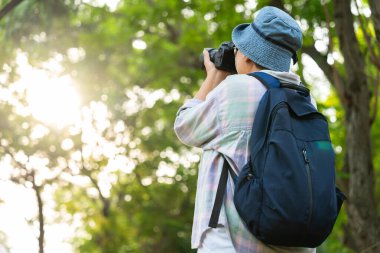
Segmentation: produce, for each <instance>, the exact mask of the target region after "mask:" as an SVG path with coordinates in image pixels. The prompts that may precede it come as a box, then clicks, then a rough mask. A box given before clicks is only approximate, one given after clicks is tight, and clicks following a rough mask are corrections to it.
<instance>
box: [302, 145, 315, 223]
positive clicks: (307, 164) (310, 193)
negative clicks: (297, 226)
mask: <svg viewBox="0 0 380 253" xmlns="http://www.w3.org/2000/svg"><path fill="white" fill-rule="evenodd" d="M302 154H303V158H304V160H305V164H306V174H307V183H308V186H309V198H310V199H309V205H310V212H309V218H308V224H310V221H311V216H312V214H313V189H312V187H311V173H310V160H309V158H308V156H307V151H306V148H304V149H303V150H302Z"/></svg>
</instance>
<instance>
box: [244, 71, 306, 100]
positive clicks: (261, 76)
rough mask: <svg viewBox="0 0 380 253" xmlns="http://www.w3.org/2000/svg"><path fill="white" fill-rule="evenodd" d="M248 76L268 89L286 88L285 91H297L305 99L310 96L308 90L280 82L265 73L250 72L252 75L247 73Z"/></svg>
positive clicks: (300, 86)
mask: <svg viewBox="0 0 380 253" xmlns="http://www.w3.org/2000/svg"><path fill="white" fill-rule="evenodd" d="M248 75H249V76H253V77H255V78H256V79H257V80H259V81H260V82H261V83H262V84H263V85H264V86H266V87H267V88H268V89H271V88H287V89H292V90H297V91H300V92H302V93H303V94H304V96H305V97H306V96H308V95H309V94H310V90H309V89H308V88H306V87H305V86H303V85H297V84H293V83H288V82H280V81H279V80H278V79H277V78H276V77H274V76H272V75H270V74H268V73H265V72H261V71H259V72H252V73H249V74H248Z"/></svg>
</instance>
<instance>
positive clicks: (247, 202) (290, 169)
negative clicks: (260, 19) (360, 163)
mask: <svg viewBox="0 0 380 253" xmlns="http://www.w3.org/2000/svg"><path fill="white" fill-rule="evenodd" d="M249 75H251V76H253V77H255V78H257V79H258V80H259V81H261V83H263V84H264V85H265V86H267V88H268V89H267V91H266V92H265V94H264V95H263V97H262V99H261V101H260V104H259V106H258V109H257V112H256V116H255V120H254V123H253V127H252V134H251V137H250V144H249V145H250V157H249V158H248V162H247V164H246V165H245V166H244V167H243V168H242V169H241V170H240V173H239V175H236V174H235V173H234V171H233V170H232V168H231V166H230V165H229V163H228V161H227V160H226V161H225V162H224V166H223V169H222V174H221V177H220V181H219V185H218V189H217V194H216V199H215V203H214V207H213V210H212V213H211V218H210V223H209V227H213V228H215V227H216V226H217V223H218V218H219V214H220V209H221V206H222V202H223V198H224V192H225V189H226V184H227V179H228V172H230V174H231V177H232V179H233V180H234V183H235V190H234V204H235V207H236V210H237V211H238V213H239V215H240V217H241V219H242V220H243V222H244V223H245V225H246V227H247V229H248V230H249V231H250V232H251V233H252V234H253V235H254V236H255V237H256V238H257V239H259V240H260V241H262V242H264V243H267V244H271V245H276V246H287V247H308V248H314V247H317V246H319V245H320V244H322V242H323V241H324V240H325V239H326V238H327V237H328V235H329V234H330V233H331V231H332V229H333V226H334V224H335V221H336V218H337V216H338V213H339V211H340V208H341V206H342V204H343V201H344V200H345V199H346V197H345V195H344V194H343V193H342V192H341V191H340V190H339V189H338V188H337V187H336V186H335V164H334V163H335V153H334V149H333V147H332V144H331V140H330V134H329V129H328V124H327V121H326V119H325V117H324V116H323V115H322V114H321V113H319V112H318V111H317V109H316V108H315V107H314V106H313V105H312V104H311V102H310V95H309V90H308V89H307V88H305V87H304V86H302V85H294V84H288V83H280V81H279V80H278V79H277V78H275V77H273V76H271V75H269V74H266V73H264V72H254V73H251V74H249Z"/></svg>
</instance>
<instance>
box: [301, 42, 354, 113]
mask: <svg viewBox="0 0 380 253" xmlns="http://www.w3.org/2000/svg"><path fill="white" fill-rule="evenodd" d="M302 51H303V52H304V53H306V54H307V55H309V56H310V57H311V58H312V59H313V60H314V61H315V63H317V65H318V66H319V67H320V68H321V69H322V71H323V73H324V74H325V75H326V77H327V79H328V80H329V82H330V83H331V85H333V86H334V87H335V89H336V92H337V94H338V97H339V99H340V101H341V102H342V106H343V107H346V106H347V105H348V104H349V103H350V99H349V97H348V96H347V94H346V91H345V87H344V83H345V80H344V78H343V77H342V76H341V75H340V74H339V72H338V71H337V70H336V69H335V68H334V67H333V66H331V65H329V64H328V63H327V56H326V55H323V54H321V53H320V52H318V51H317V49H315V47H314V46H304V47H302Z"/></svg>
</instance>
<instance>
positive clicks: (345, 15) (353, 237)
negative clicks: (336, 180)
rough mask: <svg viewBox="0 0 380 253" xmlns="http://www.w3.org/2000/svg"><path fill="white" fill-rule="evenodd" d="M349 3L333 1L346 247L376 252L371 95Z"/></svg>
mask: <svg viewBox="0 0 380 253" xmlns="http://www.w3.org/2000/svg"><path fill="white" fill-rule="evenodd" d="M350 3H351V1H348V0H345V1H342V0H334V18H335V25H336V32H337V34H338V37H339V42H340V50H341V52H342V54H343V56H344V67H345V70H346V71H345V72H346V82H345V91H346V94H347V96H348V100H347V102H346V103H347V104H346V105H345V106H344V107H345V109H346V110H345V114H346V118H345V120H346V126H347V133H346V149H347V151H346V160H347V166H348V171H349V172H350V179H349V192H348V201H347V214H348V228H349V233H348V234H347V240H346V243H347V245H348V246H350V247H351V248H353V249H354V250H356V251H358V252H361V251H365V252H379V251H380V245H376V244H377V243H378V239H379V238H380V218H379V216H378V214H377V209H376V206H377V205H376V202H375V194H374V185H375V182H374V170H373V161H372V147H371V139H370V138H371V137H370V132H371V126H370V106H369V104H370V91H369V85H368V82H367V79H366V74H365V71H364V69H365V60H364V56H363V54H362V53H361V52H360V48H359V44H358V41H357V38H356V36H355V30H354V26H353V24H354V20H353V15H352V13H351V8H350Z"/></svg>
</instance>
